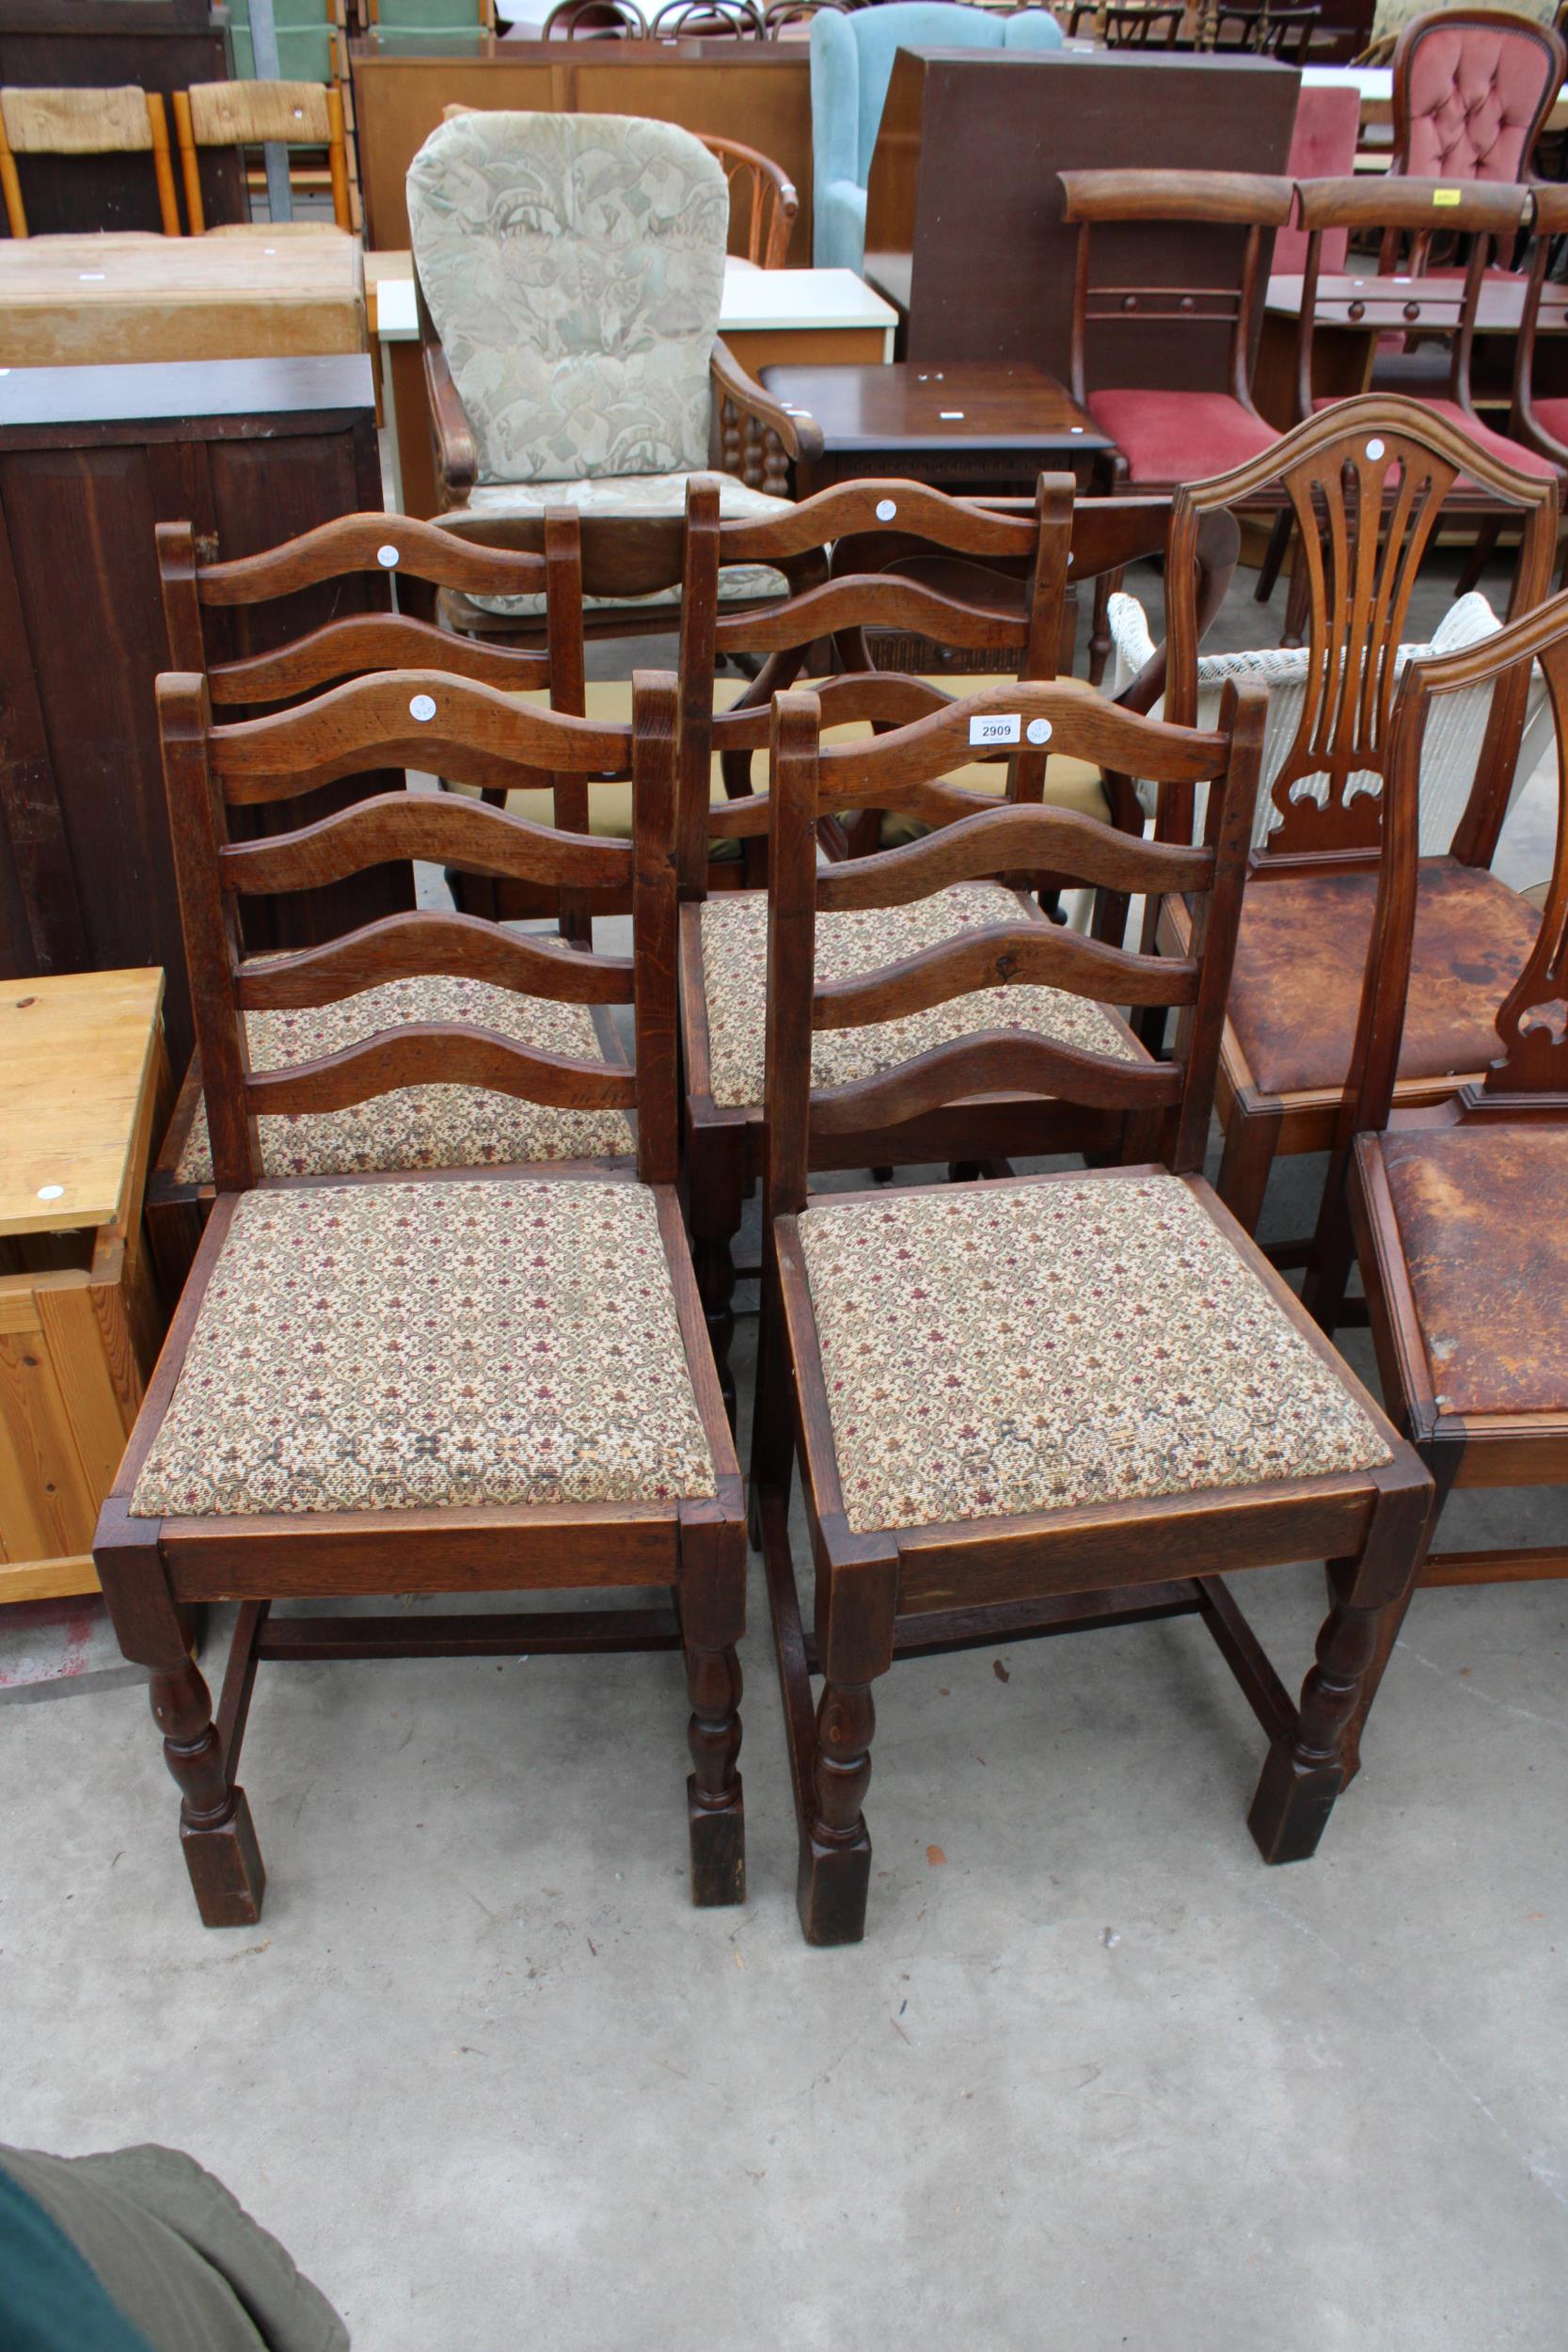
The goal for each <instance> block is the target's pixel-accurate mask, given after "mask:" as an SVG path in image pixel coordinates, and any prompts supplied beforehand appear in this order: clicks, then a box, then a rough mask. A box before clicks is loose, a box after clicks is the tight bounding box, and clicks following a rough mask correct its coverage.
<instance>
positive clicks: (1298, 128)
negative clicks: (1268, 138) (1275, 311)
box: [1269, 84, 1361, 278]
mask: <svg viewBox="0 0 1568 2352" xmlns="http://www.w3.org/2000/svg"><path fill="white" fill-rule="evenodd" d="M1360 132H1361V93H1360V91H1359V90H1356V89H1318V88H1316V87H1308V86H1307V85H1306V84H1304V85H1303V86H1302V88H1301V91H1300V93H1299V94H1298V96H1297V99H1296V119H1295V127H1294V129H1293V130H1292V131H1291V151H1290V153H1289V155H1288V156H1287V157H1286V159H1285V176H1286V178H1287V179H1288V180H1292V181H1301V180H1338V179H1343V178H1345V177H1347V176H1348V175H1349V174H1350V173H1351V172H1353V171H1354V169H1355V150H1356V146H1357V143H1358V140H1359V137H1360ZM1348 243H1349V234H1348V231H1347V230H1342V229H1341V230H1338V233H1337V234H1336V235H1334V236H1331V237H1329V238H1328V239H1327V240H1326V241H1325V243H1324V246H1323V263H1322V266H1323V268H1324V269H1325V270H1331V271H1338V270H1342V269H1343V268H1344V266H1345V251H1346V247H1347V245H1348ZM1269 266H1270V272H1271V275H1273V276H1274V277H1276V278H1285V277H1294V276H1295V275H1296V273H1297V272H1298V271H1300V270H1303V269H1305V268H1306V266H1307V231H1306V230H1304V229H1297V228H1286V229H1276V230H1275V239H1274V253H1273V256H1272V257H1271V260H1270V264H1269Z"/></svg>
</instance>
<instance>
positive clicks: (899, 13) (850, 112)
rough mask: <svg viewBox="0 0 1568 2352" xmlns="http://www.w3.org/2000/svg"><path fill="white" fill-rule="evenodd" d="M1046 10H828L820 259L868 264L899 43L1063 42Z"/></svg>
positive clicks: (919, 2)
mask: <svg viewBox="0 0 1568 2352" xmlns="http://www.w3.org/2000/svg"><path fill="white" fill-rule="evenodd" d="M1061 45H1062V35H1061V28H1060V26H1059V25H1058V24H1057V23H1056V21H1055V19H1054V17H1051V16H1048V15H1047V14H1046V12H1045V10H1044V9H1043V8H1028V9H1024V10H1022V12H1021V13H1020V14H1019V15H1017V16H1004V17H997V16H992V15H990V13H989V11H987V10H985V9H982V8H960V7H953V6H948V5H946V0H893V5H892V6H890V7H886V8H858V9H856V10H855V12H854V13H853V14H852V15H849V14H846V13H845V12H844V11H843V10H841V9H838V8H822V9H819V10H818V12H817V13H816V16H814V17H813V19H812V25H811V138H812V213H813V218H814V220H815V224H816V227H815V232H814V235H813V239H812V260H813V261H814V262H816V266H817V267H818V269H828V268H836V269H859V268H860V266H861V263H862V262H863V260H864V258H865V186H866V182H867V181H868V180H869V178H870V177H871V153H872V150H873V149H874V148H875V146H876V144H877V130H878V126H879V123H880V121H881V119H882V107H883V104H884V103H885V102H886V99H887V86H888V83H889V82H890V80H891V79H892V77H893V60H894V58H895V56H896V55H897V53H898V51H899V50H900V49H919V48H927V49H1059V48H1060V47H1061Z"/></svg>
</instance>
